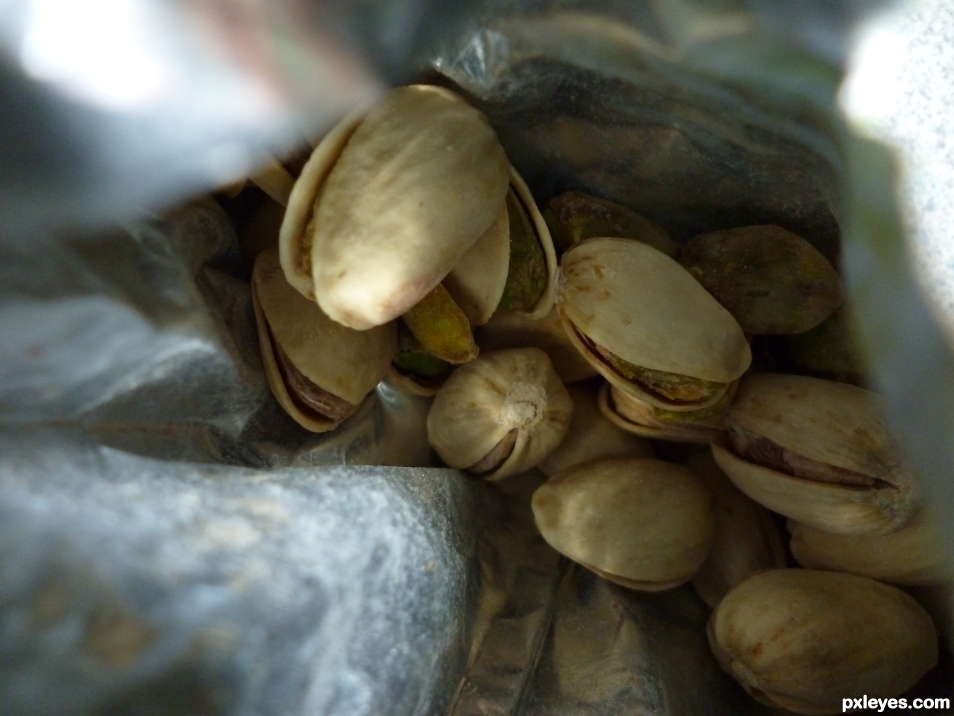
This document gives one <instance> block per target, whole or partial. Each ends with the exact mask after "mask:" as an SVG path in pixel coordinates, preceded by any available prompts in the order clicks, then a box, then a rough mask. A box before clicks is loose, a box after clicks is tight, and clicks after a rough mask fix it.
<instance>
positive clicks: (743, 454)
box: [712, 373, 920, 534]
mask: <svg viewBox="0 0 954 716" xmlns="http://www.w3.org/2000/svg"><path fill="white" fill-rule="evenodd" d="M726 420H727V426H728V432H727V435H726V437H725V438H724V439H723V438H717V439H716V441H715V442H713V444H712V452H713V456H714V457H715V459H716V462H718V463H719V467H721V468H722V469H723V471H725V473H726V474H727V475H728V476H729V478H730V479H731V480H732V482H734V483H735V485H736V486H737V487H738V488H739V489H740V490H742V492H744V493H746V494H747V495H748V496H749V497H751V498H752V499H753V500H755V501H756V502H758V503H760V504H762V505H764V506H765V507H768V508H769V509H770V510H773V511H775V512H778V513H779V514H783V515H785V516H786V517H791V518H792V519H794V520H797V521H799V522H804V523H805V524H809V525H812V526H814V527H818V528H819V529H823V530H826V531H828V532H836V533H839V534H886V533H888V532H893V531H895V530H898V529H900V528H901V527H902V526H903V525H904V524H905V523H906V522H907V521H908V520H909V519H910V518H911V516H912V514H913V513H914V510H915V508H916V507H917V504H918V501H919V496H920V489H919V486H918V484H917V482H916V480H915V478H914V475H913V473H912V472H911V471H910V470H908V469H907V468H906V467H905V466H904V464H903V463H902V462H901V460H900V458H899V451H898V445H897V443H896V442H895V441H894V439H893V438H892V437H891V434H890V433H889V432H888V428H887V425H886V424H885V421H884V418H883V416H882V413H881V410H880V405H879V402H878V396H877V395H876V394H875V393H872V392H870V391H867V390H864V389H863V388H857V387H855V386H853V385H845V384H843V383H835V382H832V381H828V380H821V379H819V378H807V377H805V376H795V375H781V374H776V373H762V374H758V375H750V376H746V377H745V378H744V379H743V380H742V383H741V385H740V386H739V392H738V394H737V395H736V397H735V402H734V403H733V404H732V407H731V408H730V409H729V412H728V415H727V418H726Z"/></svg>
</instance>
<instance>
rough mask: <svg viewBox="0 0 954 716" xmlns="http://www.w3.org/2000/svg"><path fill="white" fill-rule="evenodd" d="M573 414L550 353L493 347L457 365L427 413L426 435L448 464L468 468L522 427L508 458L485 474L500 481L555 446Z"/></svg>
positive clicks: (533, 461) (534, 461) (571, 404)
mask: <svg viewBox="0 0 954 716" xmlns="http://www.w3.org/2000/svg"><path fill="white" fill-rule="evenodd" d="M572 412H573V401H572V399H571V398H570V394H569V393H568V392H567V390H566V388H565V387H564V385H563V383H562V382H561V381H560V377H559V376H558V375H557V374H556V372H555V371H554V370H553V366H552V365H551V364H550V359H549V358H548V357H547V354H546V353H544V352H543V351H541V350H539V349H537V348H513V349H509V350H502V351H493V352H490V353H482V354H481V355H480V356H479V357H478V358H477V359H475V360H473V361H471V362H470V363H466V364H465V365H462V366H460V367H459V368H457V369H455V370H454V372H453V373H451V375H450V377H449V378H448V379H447V380H446V381H445V382H444V385H443V386H442V387H441V389H440V391H438V393H437V395H436V396H435V398H434V403H433V404H432V405H431V410H430V412H429V413H428V415H427V437H428V440H429V441H430V443H431V446H433V448H434V449H435V450H436V451H437V454H438V455H440V457H441V459H442V460H443V461H444V462H445V463H447V465H449V466H450V467H454V468H457V469H466V468H469V467H471V466H472V465H475V464H476V463H478V462H479V461H480V460H482V459H483V458H484V457H485V456H486V455H487V454H488V453H490V451H491V450H493V448H494V447H495V446H496V445H497V444H498V443H499V442H500V441H502V440H503V439H504V438H505V437H506V436H507V434H508V433H509V432H510V431H511V430H517V439H516V443H515V444H514V447H513V451H512V452H511V453H510V455H509V457H508V458H507V459H506V460H505V461H504V462H503V463H502V464H501V465H500V466H499V467H497V469H495V470H494V471H493V472H491V473H489V474H486V475H482V477H484V478H485V479H487V480H499V479H501V478H503V477H507V476H508V475H514V474H516V473H518V472H522V471H524V470H529V469H530V468H532V467H534V466H536V465H537V464H539V463H540V461H541V460H543V459H544V458H546V456H547V455H549V454H550V453H551V452H552V451H553V450H555V449H556V447H557V445H559V443H560V441H561V440H562V439H563V436H564V435H565V434H566V431H567V428H568V427H569V424H570V416H571V414H572Z"/></svg>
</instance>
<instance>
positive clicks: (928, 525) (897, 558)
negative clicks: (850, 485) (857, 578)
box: [788, 510, 954, 584]
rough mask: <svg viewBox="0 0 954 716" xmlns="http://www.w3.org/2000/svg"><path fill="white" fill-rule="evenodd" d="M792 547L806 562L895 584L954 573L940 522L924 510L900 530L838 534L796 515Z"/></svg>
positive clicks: (937, 579) (935, 579)
mask: <svg viewBox="0 0 954 716" xmlns="http://www.w3.org/2000/svg"><path fill="white" fill-rule="evenodd" d="M788 529H789V532H791V534H792V541H791V548H792V554H793V555H794V556H795V559H796V560H797V561H798V563H799V564H800V565H802V566H803V567H810V568H812V569H830V570H834V571H837V572H850V573H851V574H860V575H863V576H865V577H872V578H873V579H878V580H880V581H882V582H892V583H894V584H935V583H939V582H943V581H946V580H949V579H951V578H954V569H952V565H951V559H950V557H949V556H948V554H947V551H946V550H945V549H944V543H943V542H942V541H941V539H940V532H939V528H938V525H937V524H936V523H935V522H934V521H933V520H931V519H930V518H929V516H928V514H927V513H926V512H925V511H924V510H921V511H920V512H918V514H916V515H915V516H914V518H913V519H912V520H911V521H910V522H908V523H907V524H906V525H905V526H904V527H902V528H901V529H900V530H898V531H897V532H892V533H891V534H886V535H838V534H831V533H830V532H825V531H823V530H820V529H816V528H815V527H810V526H809V525H803V524H801V523H799V522H795V521H794V520H789V522H788Z"/></svg>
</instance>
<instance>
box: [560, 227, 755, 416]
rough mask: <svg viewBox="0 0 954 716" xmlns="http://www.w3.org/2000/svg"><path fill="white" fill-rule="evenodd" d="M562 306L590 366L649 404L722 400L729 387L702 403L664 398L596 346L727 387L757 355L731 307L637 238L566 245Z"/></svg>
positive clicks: (679, 405)
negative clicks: (629, 376)
mask: <svg viewBox="0 0 954 716" xmlns="http://www.w3.org/2000/svg"><path fill="white" fill-rule="evenodd" d="M558 304H559V307H560V315H561V318H562V319H563V321H564V325H565V327H566V331H567V334H568V335H569V336H570V339H571V340H572V341H573V343H574V345H575V346H576V347H577V349H578V350H579V351H580V352H581V353H582V354H583V355H584V356H585V357H586V358H587V360H589V361H590V363H591V364H592V365H593V367H594V368H596V369H597V370H598V371H599V372H600V373H601V374H602V375H603V376H604V377H605V378H606V379H607V380H608V381H610V383H612V384H613V385H614V386H616V387H617V388H619V389H620V390H622V391H624V392H626V393H629V394H630V395H633V396H634V397H637V398H639V399H641V400H643V401H644V402H647V403H650V404H651V405H656V406H658V407H662V408H667V409H669V410H696V409H699V408H702V407H706V406H708V405H712V404H714V403H717V402H718V401H719V400H720V399H721V398H722V395H723V393H724V390H725V389H724V388H723V390H722V391H717V392H714V393H712V394H711V395H710V397H708V398H706V399H705V400H701V401H697V402H696V401H693V402H688V403H687V402H682V401H674V400H670V399H667V398H665V397H663V396H660V395H659V394H657V393H655V392H650V391H648V390H646V389H644V388H643V387H641V386H640V384H639V383H637V382H636V381H633V380H630V379H627V378H626V377H624V376H623V375H622V374H620V373H619V372H618V370H617V369H616V368H614V366H612V365H610V363H608V362H607V361H606V360H604V359H603V357H601V356H600V355H599V353H598V352H597V351H596V350H594V348H593V345H592V344H596V345H598V346H601V347H602V348H604V349H606V350H607V351H609V352H611V353H612V354H613V355H615V356H617V357H618V358H620V359H622V360H623V361H625V362H627V363H630V364H632V365H634V366H639V367H641V368H645V369H649V370H652V371H661V372H664V373H669V374H676V377H679V376H682V377H689V378H691V379H698V380H702V381H711V382H714V383H723V384H726V386H727V384H728V383H730V382H732V381H734V380H736V379H737V378H739V377H740V376H741V375H742V373H744V372H745V370H746V369H747V368H748V367H749V364H750V362H751V360H752V354H751V352H750V351H749V345H748V343H747V342H746V340H745V336H744V335H743V333H742V329H741V328H739V325H738V323H736V322H735V319H734V318H732V316H731V315H730V314H729V313H728V311H726V310H725V309H724V308H722V306H720V305H719V304H718V303H717V302H716V300H715V299H714V298H712V296H711V295H709V293H707V292H706V290H705V289H704V288H702V286H700V285H699V283H698V282H697V281H696V280H695V279H693V278H692V276H690V275H689V273H688V272H687V271H686V270H685V269H684V268H682V267H681V266H680V265H679V264H678V263H676V262H675V261H673V260H672V259H671V258H669V257H668V256H666V255H665V254H663V253H661V252H659V251H657V250H656V249H654V248H652V247H650V246H647V245H645V244H642V243H640V242H638V241H629V240H626V239H612V238H595V239H588V240H586V241H584V242H582V243H580V244H577V245H576V246H574V247H573V248H571V249H570V250H569V251H567V252H566V253H565V254H564V255H563V260H562V263H561V278H560V294H559V297H558ZM584 337H585V338H584Z"/></svg>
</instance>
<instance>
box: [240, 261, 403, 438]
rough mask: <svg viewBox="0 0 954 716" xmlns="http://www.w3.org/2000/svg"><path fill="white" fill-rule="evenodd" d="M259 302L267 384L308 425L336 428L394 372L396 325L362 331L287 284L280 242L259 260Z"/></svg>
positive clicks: (255, 281) (255, 297)
mask: <svg viewBox="0 0 954 716" xmlns="http://www.w3.org/2000/svg"><path fill="white" fill-rule="evenodd" d="M252 301H253V304H254V307H255V318H256V323H257V325H258V338H259V345H260V348H261V352H262V362H263V363H264V364H265V375H266V377H267V378H268V384H269V386H270V387H271V389H272V393H273V394H274V395H275V398H276V399H277V400H278V402H279V404H280V405H281V406H282V408H284V409H285V412H287V413H288V414H289V415H290V416H291V417H292V418H294V419H295V421H296V422H298V424H299V425H301V426H302V427H304V428H306V429H308V430H311V431H313V432H325V431H327V430H332V429H334V428H335V427H337V426H338V424H340V423H341V421H343V420H344V419H345V418H347V417H348V416H349V415H351V414H352V413H353V412H354V411H355V410H357V408H358V406H359V405H360V403H361V401H362V400H364V397H365V396H366V395H367V394H368V393H369V392H371V390H372V389H373V388H374V386H375V385H377V384H378V383H379V382H380V381H381V379H382V378H383V377H384V375H385V373H386V372H387V370H388V366H389V365H390V363H391V358H392V357H393V356H394V352H395V349H396V340H397V337H396V329H395V326H394V324H393V323H392V324H387V325H384V326H380V327H377V328H374V329H372V330H370V331H355V330H352V329H350V328H345V327H344V326H342V325H340V324H338V323H335V322H334V321H332V320H331V319H330V318H328V317H327V316H325V315H324V314H323V313H322V312H321V310H320V309H319V308H318V306H317V305H316V304H315V303H313V302H311V301H308V300H307V299H305V298H304V297H302V295H301V294H300V293H298V292H297V291H295V289H293V288H292V287H291V286H289V285H288V283H287V282H286V281H285V276H284V273H283V272H282V269H281V266H280V265H279V261H278V252H277V250H276V249H275V248H271V249H267V250H265V251H263V252H262V253H261V254H259V256H258V259H257V260H256V262H255V269H254V271H253V274H252Z"/></svg>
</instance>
